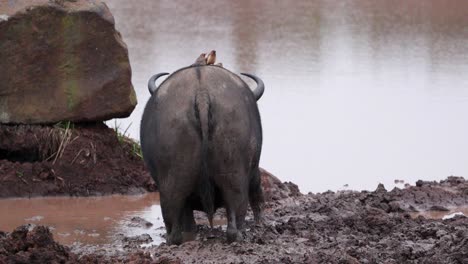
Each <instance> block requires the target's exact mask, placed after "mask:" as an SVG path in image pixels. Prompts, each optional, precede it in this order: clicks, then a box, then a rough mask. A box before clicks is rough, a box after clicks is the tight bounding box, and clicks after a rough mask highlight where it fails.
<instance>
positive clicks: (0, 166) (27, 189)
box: [0, 122, 156, 198]
mask: <svg viewBox="0 0 468 264" xmlns="http://www.w3.org/2000/svg"><path fill="white" fill-rule="evenodd" d="M139 155H140V154H139V146H138V144H137V143H136V142H133V141H132V140H130V139H128V138H126V137H124V136H121V135H118V134H117V133H116V131H115V130H113V129H110V128H108V127H107V126H106V125H105V124H103V123H101V122H98V123H90V124H70V123H65V124H59V125H55V126H40V125H34V126H32V125H0V198H6V197H35V196H48V195H71V196H90V195H100V194H135V193H142V192H145V191H155V190H156V186H155V184H154V182H153V180H152V179H151V177H150V176H149V173H148V172H147V171H146V170H145V167H144V163H143V160H142V159H141V157H139Z"/></svg>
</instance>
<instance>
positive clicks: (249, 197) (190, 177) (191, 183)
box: [140, 66, 264, 244]
mask: <svg viewBox="0 0 468 264" xmlns="http://www.w3.org/2000/svg"><path fill="white" fill-rule="evenodd" d="M161 75H164V74H160V75H155V76H153V77H152V78H151V79H150V83H149V90H150V92H151V93H152V96H151V98H150V99H149V101H148V103H147V104H146V108H145V111H144V113H143V118H142V121H141V131H140V139H141V147H142V151H143V157H144V160H145V162H146V165H147V167H148V168H149V170H150V172H151V176H152V177H153V179H154V180H155V181H156V184H157V185H158V187H159V191H160V194H161V208H162V214H163V218H164V223H165V225H166V230H167V242H168V244H180V243H182V242H183V241H185V240H187V237H191V236H193V234H194V231H195V228H196V226H195V221H194V218H193V210H202V211H204V212H206V213H207V214H208V218H209V220H210V223H212V217H213V213H214V211H215V210H216V208H218V207H222V206H224V207H225V208H226V212H227V218H228V227H227V239H228V241H229V242H232V241H235V240H239V239H241V233H240V232H239V231H240V230H242V229H243V225H244V221H245V215H246V211H247V206H248V204H249V202H250V205H251V207H252V209H253V211H254V216H255V219H256V220H257V221H258V220H259V219H260V218H261V203H262V202H263V194H262V189H261V186H260V173H259V168H258V163H259V159H260V152H261V147H262V126H261V122H260V115H259V111H258V107H257V102H256V99H259V98H260V97H261V95H262V93H263V88H264V85H263V82H262V81H261V80H260V79H258V78H257V77H255V76H253V75H250V74H245V75H247V76H249V77H251V78H254V80H255V81H256V82H257V84H258V87H257V89H255V90H254V91H252V90H250V88H249V86H248V85H247V84H246V83H245V82H244V81H243V80H242V79H241V78H239V76H237V75H235V74H233V73H232V72H230V71H228V70H226V69H224V68H222V67H217V66H193V67H187V68H183V69H180V70H178V71H177V72H175V73H173V74H172V75H170V76H169V77H168V78H167V79H166V80H165V81H164V82H163V83H162V84H161V85H160V86H159V87H157V88H156V87H155V84H154V82H155V80H156V79H157V77H159V76H161Z"/></svg>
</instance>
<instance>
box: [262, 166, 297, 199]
mask: <svg viewBox="0 0 468 264" xmlns="http://www.w3.org/2000/svg"><path fill="white" fill-rule="evenodd" d="M260 177H261V180H262V187H263V192H264V196H265V200H266V201H271V200H280V199H284V198H288V197H294V196H300V195H302V194H301V192H300V191H299V188H298V187H297V185H296V184H294V183H292V182H285V183H282V182H281V181H280V179H278V178H277V177H276V176H274V175H273V174H271V173H269V172H268V171H266V170H264V169H262V168H260Z"/></svg>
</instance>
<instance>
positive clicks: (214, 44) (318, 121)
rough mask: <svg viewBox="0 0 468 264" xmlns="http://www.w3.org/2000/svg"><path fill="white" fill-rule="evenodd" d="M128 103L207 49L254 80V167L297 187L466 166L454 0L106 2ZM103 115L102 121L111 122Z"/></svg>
mask: <svg viewBox="0 0 468 264" xmlns="http://www.w3.org/2000/svg"><path fill="white" fill-rule="evenodd" d="M107 3H108V6H109V7H110V9H111V11H112V12H113V14H114V16H115V20H116V26H117V28H118V30H120V32H121V33H122V35H123V38H124V40H125V42H126V43H127V44H128V49H129V54H130V61H131V64H132V69H133V84H134V86H135V89H136V91H137V95H138V100H139V105H138V106H137V108H136V110H135V112H134V113H133V114H132V115H131V117H130V118H128V119H124V120H119V122H121V123H122V124H121V127H127V126H128V125H129V124H132V125H131V127H130V129H129V132H130V135H131V136H132V137H134V138H136V139H138V138H139V133H138V130H139V121H140V118H141V114H142V111H143V107H144V105H145V103H146V101H147V100H148V98H149V93H148V91H147V88H146V83H147V80H148V78H149V77H150V76H151V75H152V74H154V73H156V72H163V71H167V72H173V71H175V70H176V69H178V68H180V67H182V66H186V65H189V64H191V63H192V62H193V61H194V60H195V58H196V57H197V56H198V55H199V54H200V53H201V52H206V51H209V50H211V49H215V50H217V54H218V61H221V62H223V64H224V66H225V67H226V68H228V69H230V70H232V71H234V72H244V71H246V72H252V73H255V74H257V75H258V76H260V77H261V78H263V80H264V82H265V84H266V92H265V95H264V96H263V98H262V99H261V100H260V101H259V107H260V111H261V115H262V123H263V128H264V146H263V152H262V159H261V164H260V165H261V166H263V167H264V168H266V169H268V170H270V171H271V172H272V173H273V174H275V175H277V176H279V177H280V178H281V179H283V180H290V181H293V182H295V183H298V184H299V186H300V188H301V190H302V191H314V192H317V191H320V192H321V191H325V190H327V189H332V190H336V189H339V188H340V187H341V186H342V185H344V184H348V185H349V187H350V188H352V189H374V188H375V187H376V186H377V183H379V182H382V183H384V184H385V185H386V187H391V186H392V185H393V181H394V179H395V178H396V179H404V180H405V181H406V182H410V183H414V182H415V181H416V180H417V179H427V180H436V179H442V178H445V177H446V176H448V175H462V176H465V177H466V176H468V162H466V161H467V158H468V137H467V136H466V135H468V123H467V122H465V121H466V120H468V75H467V72H468V1H466V0H451V1H440V0H427V1H419V0H409V1H408V0H397V1H386V0H377V1H375V0H355V1H351V0H345V1H326V0H295V1H287V0H280V1H268V0H259V1H248V0H240V1H229V0H219V1H208V0H206V1H200V0H198V1H182V0H176V1H173V0H170V1H169V0H166V1H163V0H162V1H152V0H140V1H137V2H135V1H127V0H108V1H107ZM111 124H113V122H111Z"/></svg>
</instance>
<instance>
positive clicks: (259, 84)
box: [241, 73, 265, 101]
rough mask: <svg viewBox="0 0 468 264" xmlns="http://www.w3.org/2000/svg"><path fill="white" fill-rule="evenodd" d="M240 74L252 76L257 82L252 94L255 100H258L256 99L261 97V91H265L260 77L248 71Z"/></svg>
mask: <svg viewBox="0 0 468 264" xmlns="http://www.w3.org/2000/svg"><path fill="white" fill-rule="evenodd" d="M241 74H242V75H245V76H247V77H250V78H252V79H253V80H254V81H255V82H256V83H257V88H255V89H254V90H253V94H254V97H255V100H257V101H258V99H260V97H262V95H263V92H265V84H264V83H263V81H262V79H260V78H258V77H257V76H255V75H253V74H250V73H241Z"/></svg>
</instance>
